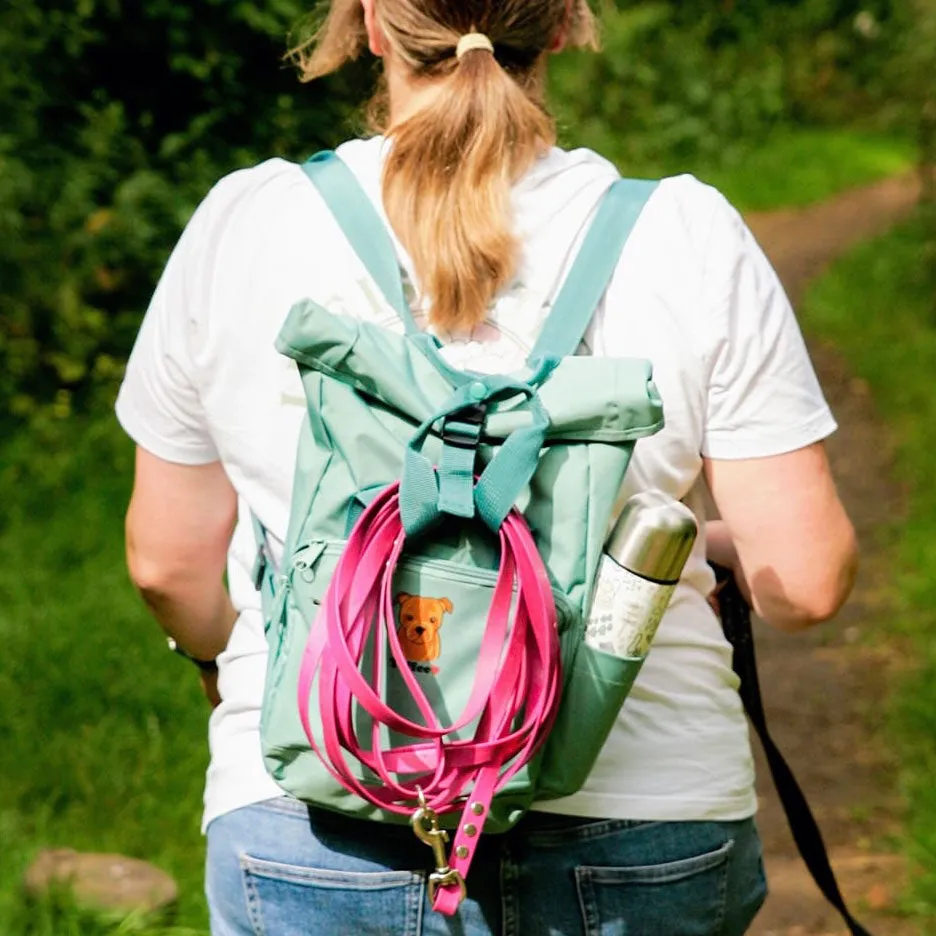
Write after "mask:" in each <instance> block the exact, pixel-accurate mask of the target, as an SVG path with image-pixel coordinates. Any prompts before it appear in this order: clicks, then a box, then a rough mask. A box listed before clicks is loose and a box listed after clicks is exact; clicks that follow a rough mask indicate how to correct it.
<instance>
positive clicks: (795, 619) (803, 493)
mask: <svg viewBox="0 0 936 936" xmlns="http://www.w3.org/2000/svg"><path fill="white" fill-rule="evenodd" d="M704 472H705V478H706V481H707V482H708V486H709V489H710V491H711V492H712V496H713V498H714V500H715V504H716V506H717V507H718V510H719V513H720V514H721V517H722V520H721V521H715V522H714V525H713V528H712V531H711V537H710V539H711V543H710V546H711V547H712V548H711V549H710V558H712V559H713V560H715V561H718V562H720V564H723V565H730V566H731V567H732V568H735V569H736V570H737V571H738V572H740V573H741V575H742V576H743V578H744V580H746V582H747V585H748V588H749V591H750V596H751V600H752V603H753V607H754V610H755V611H756V612H757V614H758V615H759V616H760V617H761V618H763V619H764V620H765V621H767V622H768V623H770V624H773V625H774V626H775V627H778V628H780V629H781V630H785V631H797V630H801V629H803V628H805V627H809V626H811V625H813V624H818V623H820V622H822V621H826V620H828V619H829V618H831V617H833V616H834V615H835V614H836V613H837V612H838V610H839V609H840V608H841V606H842V605H843V604H844V602H845V600H846V598H847V597H848V595H849V593H850V592H851V588H852V584H853V582H854V578H855V570H856V566H857V558H858V549H857V544H856V539H855V531H854V528H853V527H852V524H851V521H850V520H849V519H848V516H847V514H846V513H845V509H844V507H843V506H842V502H841V501H840V500H839V497H838V493H837V492H836V489H835V482H834V481H833V478H832V473H831V471H830V469H829V461H828V458H827V457H826V453H825V447H824V446H823V444H822V443H821V442H817V443H816V444H814V445H809V446H807V447H805V448H801V449H798V450H796V451H793V452H789V453H786V454H783V455H772V456H769V457H765V458H744V459H716V458H706V459H705V460H704ZM721 524H724V526H722V525H721ZM716 553H717V555H716ZM732 553H734V555H732Z"/></svg>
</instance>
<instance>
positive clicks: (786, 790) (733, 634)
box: [713, 566, 871, 936]
mask: <svg viewBox="0 0 936 936" xmlns="http://www.w3.org/2000/svg"><path fill="white" fill-rule="evenodd" d="M713 568H714V569H715V573H716V576H717V577H718V579H719V581H720V582H723V583H724V584H723V585H722V587H721V588H720V589H719V591H718V604H719V609H720V611H721V618H722V627H723V628H724V631H725V636H726V637H727V638H728V642H729V643H730V644H731V646H732V648H733V650H734V658H733V666H734V671H735V673H736V674H737V676H738V678H739V679H740V680H741V688H740V689H739V692H740V695H741V701H742V702H743V703H744V709H745V711H746V712H747V714H748V718H749V719H750V720H751V724H752V725H753V726H754V730H755V731H756V732H757V736H758V738H760V742H761V745H762V746H763V748H764V754H765V755H766V757H767V763H768V765H769V766H770V775H771V776H772V777H773V781H774V786H775V787H776V788H777V794H778V795H779V797H780V802H781V804H782V805H783V811H784V813H785V814H786V817H787V822H788V823H789V825H790V831H791V832H792V833H793V840H794V841H795V842H796V847H797V849H798V850H799V853H800V855H801V856H802V858H803V861H804V863H805V864H806V868H807V869H808V870H809V873H810V874H811V875H812V879H813V880H814V881H815V882H816V885H817V887H818V888H819V890H820V891H821V892H822V895H823V897H825V899H826V900H827V901H828V902H829V903H830V904H831V905H832V906H833V907H835V909H836V910H837V911H838V912H839V914H840V915H841V917H842V919H843V920H844V921H845V924H846V925H847V926H848V930H849V932H850V933H851V934H852V936H871V934H870V933H869V932H868V930H866V929H865V928H864V927H863V926H862V925H861V924H860V923H859V922H858V921H857V920H856V919H855V918H854V917H853V916H852V915H851V911H850V910H849V909H848V907H847V905H846V904H845V898H844V897H843V896H842V892H841V890H840V889H839V886H838V881H837V880H836V878H835V872H834V871H833V870H832V864H831V862H830V861H829V853H828V851H827V850H826V846H825V842H824V841H823V839H822V833H821V832H820V830H819V825H818V823H817V822H816V819H815V817H814V816H813V814H812V810H811V809H810V808H809V803H808V802H807V801H806V797H805V796H804V795H803V791H802V789H801V788H800V785H799V783H798V782H797V780H796V777H795V776H794V775H793V771H792V770H790V767H789V765H788V764H787V762H786V759H785V758H784V756H783V754H782V753H781V752H780V749H779V748H778V747H777V745H776V744H775V743H774V740H773V738H772V737H771V736H770V731H769V730H768V728H767V714H766V712H765V711H764V702H763V699H762V698H761V691H760V681H759V680H758V678H757V658H756V656H755V652H754V633H753V631H752V630H751V609H750V607H748V603H747V602H746V601H745V599H744V596H743V595H742V594H741V592H740V590H739V589H738V585H737V583H736V582H735V580H734V576H733V575H732V574H731V573H730V572H729V571H728V570H726V569H723V568H721V567H719V566H713Z"/></svg>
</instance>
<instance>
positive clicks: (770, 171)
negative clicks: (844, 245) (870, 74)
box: [582, 127, 916, 211]
mask: <svg viewBox="0 0 936 936" xmlns="http://www.w3.org/2000/svg"><path fill="white" fill-rule="evenodd" d="M596 132H597V131H596ZM582 142H583V143H584V144H585V145H589V146H593V147H594V148H596V149H597V150H598V151H599V152H601V153H604V154H605V155H607V156H608V157H609V158H610V159H613V160H615V161H616V162H617V163H618V166H619V168H620V169H621V171H622V172H623V173H624V174H625V175H632V176H649V177H657V176H667V175H676V174H679V173H682V172H691V173H692V174H693V175H695V176H698V177H699V178H700V179H702V180H703V181H704V182H708V183H710V184H712V185H714V186H715V187H716V188H719V189H721V191H722V192H723V193H724V194H725V195H726V196H727V198H728V199H729V200H730V201H731V202H732V203H733V204H735V205H736V206H737V207H738V208H739V209H741V210H743V211H765V210H770V209H774V208H789V207H801V206H804V205H810V204H814V203H816V202H820V201H823V200H824V199H827V198H830V197H831V196H833V195H837V194H839V193H840V192H843V191H845V190H847V189H849V188H854V187H856V186H859V185H865V184H868V183H870V182H876V181H878V180H879V179H884V178H887V177H888V176H893V175H897V174H900V173H903V172H907V171H909V170H910V169H912V167H913V165H914V162H915V159H916V150H915V147H914V146H913V144H912V143H910V142H909V141H907V140H903V139H900V138H899V137H895V136H887V135H883V134H876V133H866V132H861V131H857V130H846V129H837V128H808V127H784V128H779V129H777V130H776V131H775V132H774V134H773V135H772V136H771V137H770V139H768V140H766V141H763V142H760V143H756V144H749V145H747V146H745V147H740V148H739V147H734V148H732V149H730V150H729V151H728V152H729V155H727V156H726V157H725V158H724V159H722V160H714V159H712V160H708V161H701V162H700V161H699V160H693V161H691V162H690V161H681V160H678V159H673V160H670V161H664V162H661V163H656V164H648V165H640V166H634V165H628V164H627V162H626V161H625V160H624V159H622V158H616V156H615V150H616V149H619V146H620V144H619V142H618V141H617V138H616V137H615V136H614V135H613V134H611V133H610V132H608V131H607V128H603V127H602V128H600V138H599V139H586V140H583V141H582Z"/></svg>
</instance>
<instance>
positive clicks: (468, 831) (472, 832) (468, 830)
mask: <svg viewBox="0 0 936 936" xmlns="http://www.w3.org/2000/svg"><path fill="white" fill-rule="evenodd" d="M462 832H464V833H465V835H467V836H468V837H469V838H474V836H476V835H477V834H478V829H477V827H476V826H473V825H472V824H471V823H470V822H469V823H468V825H466V826H465V827H464V828H463V829H462Z"/></svg>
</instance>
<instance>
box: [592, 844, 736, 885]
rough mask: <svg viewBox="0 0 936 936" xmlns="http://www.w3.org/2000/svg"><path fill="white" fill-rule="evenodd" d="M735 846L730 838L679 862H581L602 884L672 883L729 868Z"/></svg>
mask: <svg viewBox="0 0 936 936" xmlns="http://www.w3.org/2000/svg"><path fill="white" fill-rule="evenodd" d="M733 848H734V841H733V840H731V839H729V840H728V841H727V842H726V843H725V844H724V845H722V846H720V847H719V848H717V849H716V850H715V851H711V852H707V853H706V854H704V855H697V856H694V857H692V858H681V859H679V860H677V861H668V862H664V863H662V864H653V865H630V866H627V865H625V866H621V867H618V866H614V867H602V866H600V865H581V867H582V868H583V869H586V870H587V871H588V873H589V874H590V875H591V876H592V877H593V878H594V879H595V880H596V881H597V882H598V883H599V884H610V885H611V886H617V885H641V884H669V883H675V882H676V881H682V880H685V879H686V878H688V877H694V876H695V875H697V874H704V873H705V872H706V871H714V870H715V869H716V868H719V867H722V868H724V867H727V864H728V860H729V859H730V857H731V852H732V850H733Z"/></svg>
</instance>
